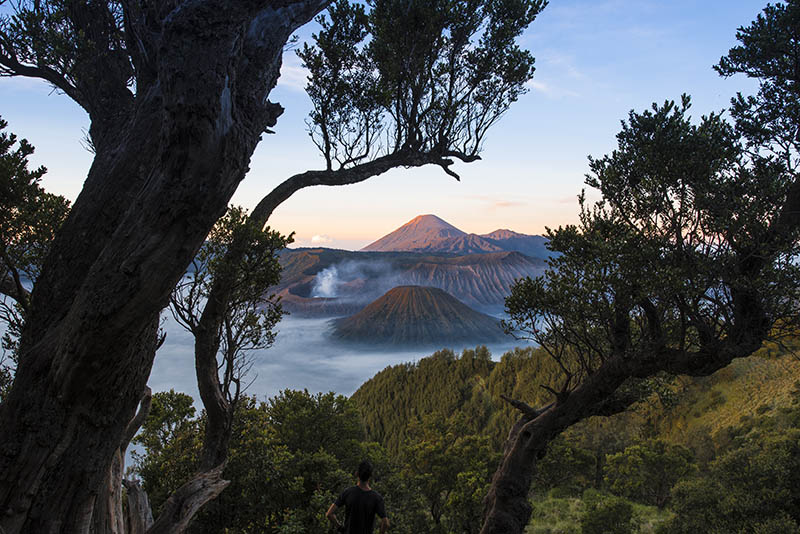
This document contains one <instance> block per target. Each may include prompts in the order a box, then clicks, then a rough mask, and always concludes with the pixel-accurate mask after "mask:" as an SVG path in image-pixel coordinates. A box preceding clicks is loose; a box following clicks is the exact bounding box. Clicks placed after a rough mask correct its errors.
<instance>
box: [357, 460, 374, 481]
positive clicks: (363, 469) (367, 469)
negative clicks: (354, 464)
mask: <svg viewBox="0 0 800 534" xmlns="http://www.w3.org/2000/svg"><path fill="white" fill-rule="evenodd" d="M357 473H358V479H359V480H360V481H361V482H366V481H368V480H369V478H370V477H371V476H372V464H371V463H369V462H368V461H367V460H364V461H363V462H361V463H360V464H358V471H357Z"/></svg>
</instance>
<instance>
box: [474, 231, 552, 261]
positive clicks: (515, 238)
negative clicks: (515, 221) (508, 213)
mask: <svg viewBox="0 0 800 534" xmlns="http://www.w3.org/2000/svg"><path fill="white" fill-rule="evenodd" d="M480 237H481V238H483V239H484V240H485V241H487V242H488V243H491V244H492V245H495V246H496V247H499V248H501V249H503V250H514V251H516V252H521V253H522V254H525V255H526V256H530V257H532V258H546V257H548V256H549V255H550V251H549V250H548V249H547V238H546V237H544V236H541V235H527V234H520V233H517V232H512V231H511V230H495V231H494V232H492V233H489V234H483V235H481V236H480Z"/></svg>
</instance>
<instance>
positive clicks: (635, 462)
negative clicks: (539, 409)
mask: <svg viewBox="0 0 800 534" xmlns="http://www.w3.org/2000/svg"><path fill="white" fill-rule="evenodd" d="M557 376H558V370H557V367H556V366H555V364H554V363H553V362H552V360H551V359H550V358H549V357H547V356H546V355H545V354H543V353H542V352H541V351H539V350H533V349H526V350H519V349H518V350H515V351H513V352H509V353H506V354H504V355H503V356H502V357H501V358H500V360H499V361H493V360H492V359H491V355H490V354H489V352H488V351H487V349H486V348H484V347H478V348H476V349H475V350H465V351H464V352H463V353H462V354H461V355H457V354H454V353H453V352H452V351H449V350H442V351H439V352H436V353H435V354H432V355H431V356H429V357H425V358H422V359H420V360H419V361H417V362H415V363H406V364H402V365H395V366H391V367H387V368H386V369H384V370H383V371H381V372H379V373H378V374H377V375H375V376H374V377H373V378H371V379H370V380H368V381H367V382H366V383H364V384H363V385H362V386H361V388H359V390H358V391H357V392H356V393H355V394H354V395H353V396H352V397H351V398H349V399H348V398H346V397H343V396H337V395H334V394H333V393H328V394H322V393H320V394H310V393H308V392H301V391H285V392H283V393H281V394H280V395H278V396H276V397H274V398H272V399H269V400H267V401H266V402H259V401H257V400H256V399H252V398H251V399H247V400H246V402H243V403H242V404H241V406H240V407H239V409H238V411H237V415H236V418H235V423H234V432H233V437H232V441H231V455H230V461H229V463H228V466H227V468H226V471H225V476H226V477H228V478H229V479H230V480H231V481H232V482H231V486H230V487H229V488H228V489H226V491H225V492H223V494H222V495H221V496H220V498H219V499H218V500H217V501H215V502H214V503H212V504H210V505H209V506H208V507H207V509H206V510H205V511H204V512H202V514H201V516H200V517H199V518H198V520H197V521H196V522H195V523H193V525H192V527H191V532H194V533H206V532H207V533H212V532H219V531H220V530H219V529H221V528H223V526H224V527H225V528H227V529H228V530H227V531H228V532H241V533H244V532H265V533H275V534H278V533H289V532H298V533H299V532H325V531H326V530H325V529H326V528H327V525H326V523H325V520H324V516H323V514H324V511H325V510H326V509H327V506H328V505H329V504H330V503H331V502H333V500H334V499H335V498H336V495H337V494H338V492H339V491H341V490H342V489H343V488H344V487H346V486H347V485H349V484H351V483H352V478H351V475H350V473H351V472H352V471H353V469H354V466H355V465H356V464H357V463H358V461H360V459H361V458H364V457H366V458H370V459H371V460H372V462H373V463H374V464H375V467H376V471H375V480H374V481H373V486H374V487H375V488H376V489H377V490H378V491H380V492H381V493H382V494H383V495H384V496H385V498H386V503H387V509H388V512H389V514H390V517H391V519H392V523H393V527H392V531H393V532H397V533H403V534H418V533H420V532H431V533H435V534H450V533H452V534H456V533H458V534H462V533H467V534H472V533H477V532H478V531H479V528H480V513H481V509H482V508H481V506H482V505H481V502H482V499H483V497H484V496H485V492H486V490H487V488H488V484H489V481H490V479H491V475H492V473H493V472H494V470H495V468H496V466H497V462H498V461H499V460H500V451H501V450H502V445H503V441H504V438H505V435H506V433H507V432H508V429H509V427H510V425H511V424H512V421H513V419H514V417H516V414H515V413H513V412H512V411H511V409H510V408H509V407H508V406H507V403H505V402H504V401H503V400H502V399H501V398H500V395H508V396H509V397H513V398H515V399H520V400H523V401H525V402H527V403H529V404H531V405H532V406H541V405H542V404H543V403H546V402H549V401H548V399H549V397H550V393H549V392H548V391H546V390H545V389H544V388H542V387H540V385H548V384H553V383H554V382H555V380H556V378H557ZM650 390H651V393H650V394H649V395H646V396H645V397H644V398H643V400H642V402H640V403H638V404H637V405H635V406H634V408H633V409H631V410H629V411H628V412H625V413H622V414H619V415H616V416H614V417H610V418H592V419H588V420H586V421H584V422H583V423H581V424H579V425H575V426H574V427H572V428H571V429H570V430H569V431H568V432H567V433H565V434H564V435H562V436H561V437H560V438H558V439H557V440H556V441H554V442H553V443H552V444H551V446H550V448H549V450H548V453H547V454H546V456H545V457H544V459H543V460H542V461H541V463H540V468H539V470H538V472H537V475H536V478H535V480H534V483H533V485H532V491H531V493H530V500H531V502H532V504H533V507H534V513H533V517H532V520H531V523H530V524H529V526H528V529H527V532H528V533H529V534H545V533H549V534H556V533H563V534H574V533H577V532H583V533H584V534H601V533H603V532H613V533H615V534H616V533H620V534H628V533H633V532H637V531H638V532H641V533H658V534H672V533H682V532H687V533H689V532H692V533H705V532H708V533H713V534H723V533H725V534H728V533H740V532H741V533H752V532H769V533H776V534H778V533H782V534H783V533H794V532H797V531H798V530H797V525H798V524H800V517H798V510H800V506H798V505H800V479H799V478H798V476H800V441H799V438H800V361H798V360H797V359H795V358H794V357H793V356H792V355H788V354H782V353H777V352H776V351H775V350H772V351H770V350H767V349H764V350H762V351H761V352H760V353H759V355H758V356H756V357H753V358H749V359H743V360H738V361H736V362H734V363H733V364H732V365H731V366H730V367H728V368H726V369H724V370H722V371H720V372H718V373H716V374H714V375H712V376H710V377H707V378H704V379H691V380H690V379H687V378H683V377H678V378H669V377H661V378H660V379H659V380H657V381H654V382H653V383H652V384H651V388H650ZM191 405H192V401H191V399H190V398H189V397H188V396H186V395H182V394H178V393H174V392H169V393H157V394H156V395H155V397H154V401H153V409H152V411H151V413H150V416H149V418H148V421H147V423H146V424H145V426H144V430H143V432H142V434H141V435H140V436H139V437H138V438H137V441H138V443H139V444H140V445H141V446H143V447H144V449H145V452H144V454H140V455H137V457H136V471H137V472H138V474H139V476H141V477H142V478H143V481H144V487H145V488H146V490H147V491H148V493H149V494H150V497H151V500H152V503H153V506H154V510H155V511H159V510H160V509H162V507H163V506H164V503H165V500H166V498H167V496H168V495H169V494H170V493H171V492H172V491H173V490H174V488H176V487H178V486H179V485H180V484H181V483H182V482H183V481H184V480H186V479H187V478H188V477H190V476H191V473H192V471H193V469H194V466H195V462H196V450H197V448H198V447H199V446H200V436H201V435H202V430H203V427H204V425H205V417H204V416H203V415H202V414H201V415H200V416H197V415H196V414H195V412H194V409H193V408H191ZM709 518H711V519H709ZM711 520H713V521H714V522H715V523H714V524H715V525H717V526H713V525H712V524H711V523H709V521H711ZM609 525H615V526H614V528H615V530H613V531H608V530H604V529H606V528H607V527H608V526H609ZM710 525H711V526H710ZM770 529H771V530H770Z"/></svg>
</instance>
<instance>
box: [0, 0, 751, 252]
mask: <svg viewBox="0 0 800 534" xmlns="http://www.w3.org/2000/svg"><path fill="white" fill-rule="evenodd" d="M765 5H766V2H762V1H760V0H758V1H756V0H728V1H724V0H708V1H700V0H697V1H695V0H675V1H666V0H595V1H592V0H551V2H550V5H549V6H548V7H547V8H546V9H545V11H544V12H543V13H542V14H541V15H540V16H539V18H538V19H537V20H536V21H535V22H534V23H533V24H532V25H531V27H530V29H529V30H528V32H527V33H526V34H525V36H524V40H523V44H524V45H525V46H526V47H528V48H529V49H531V50H532V51H533V54H534V55H535V56H536V65H537V71H536V75H535V77H534V80H533V82H532V83H531V90H530V92H529V93H528V94H526V95H525V96H523V97H522V99H521V100H520V101H519V102H517V103H516V104H515V105H514V106H513V107H512V109H511V110H510V111H509V113H508V114H507V115H506V116H505V117H504V118H503V119H502V120H501V121H500V123H499V124H497V125H496V126H495V128H494V130H493V131H490V132H489V136H488V140H487V142H486V145H485V150H484V152H483V161H480V162H477V163H473V164H470V165H460V166H459V168H458V169H456V170H457V172H459V173H460V174H461V176H462V181H461V183H457V182H455V181H454V180H453V179H452V178H450V177H449V176H447V175H445V174H444V173H442V172H441V170H439V169H438V168H426V169H415V170H403V169H399V170H395V171H392V172H390V173H387V174H385V175H383V176H380V177H377V178H373V179H371V180H369V181H368V182H365V183H362V184H358V185H353V186H347V187H340V188H333V189H332V188H316V189H309V190H305V191H301V192H300V193H298V194H296V195H295V196H294V197H292V198H291V199H290V200H288V201H287V202H285V203H284V204H283V205H282V206H281V207H280V208H278V210H277V211H276V212H275V214H274V216H273V220H272V226H273V227H276V228H278V229H279V230H281V231H283V232H286V233H288V232H290V231H296V232H297V243H296V245H310V244H311V243H312V238H313V237H314V236H317V239H316V242H317V243H320V244H322V243H324V244H325V245H326V246H331V247H338V248H360V247H361V246H363V245H365V244H367V243H369V242H371V241H372V240H374V239H377V238H379V237H381V236H382V235H384V234H386V233H388V232H390V231H391V230H393V229H395V228H396V227H397V226H399V225H401V224H403V223H405V222H406V221H408V220H409V219H411V218H413V217H414V216H416V215H418V214H423V213H435V214H437V215H439V216H440V217H442V218H443V219H445V220H447V221H448V222H450V223H452V224H454V225H456V226H458V227H459V228H461V229H463V230H465V231H468V232H476V233H486V232H490V231H492V230H495V229H497V228H510V229H512V230H516V231H519V232H524V233H541V232H542V231H543V229H544V227H545V226H546V225H547V226H558V225H560V224H566V223H570V222H574V220H575V218H576V214H577V202H576V196H577V195H578V193H579V192H580V190H581V188H582V185H583V176H584V174H585V173H586V172H587V160H586V157H587V156H588V155H593V156H597V157H599V156H602V155H603V154H605V153H607V152H609V151H610V150H611V149H613V147H614V142H615V140H614V135H615V134H616V133H617V132H618V131H619V121H620V120H621V119H623V118H625V117H626V115H627V113H628V111H629V110H630V109H637V110H640V109H642V108H643V107H646V106H649V105H650V104H651V103H652V102H654V101H659V102H661V101H663V100H665V99H677V98H679V96H680V95H681V93H683V92H686V93H689V94H691V95H692V97H693V102H694V107H693V109H694V112H693V114H694V115H695V116H700V115H702V114H705V113H707V112H709V111H719V110H721V109H723V108H725V107H726V106H727V105H728V102H729V100H730V97H731V96H732V95H733V94H734V93H735V92H736V91H739V90H741V91H744V92H752V91H753V90H754V87H755V84H754V83H753V82H752V81H750V80H745V79H742V78H735V79H729V80H725V79H722V78H720V77H719V76H717V74H716V73H715V72H714V71H713V70H712V68H711V66H712V65H713V64H714V63H716V62H717V61H718V60H719V58H720V56H721V55H723V54H724V53H726V52H727V50H728V49H729V48H730V47H731V46H733V45H735V43H736V41H735V33H736V28H737V27H739V26H742V25H746V24H748V23H749V22H750V21H751V20H753V18H755V16H756V14H757V13H759V12H760V10H761V9H762V8H763V7H764V6H765ZM310 31H311V27H307V28H304V29H303V30H302V31H301V38H302V37H305V36H307V35H308V34H309V33H310ZM283 72H284V74H283V76H282V79H281V82H280V84H279V86H278V88H276V90H275V91H273V93H272V96H271V99H272V100H274V101H278V102H280V103H281V104H283V106H284V107H285V108H286V112H285V113H284V115H283V117H281V119H280V120H279V123H278V125H277V127H276V128H275V130H276V132H277V133H276V135H272V136H265V140H264V141H263V142H262V143H261V145H260V146H259V147H258V149H257V150H256V153H255V155H254V157H253V161H252V163H251V172H250V174H249V175H248V177H247V178H246V180H245V181H244V182H243V183H242V185H241V187H240V188H239V191H238V192H237V193H236V195H235V197H234V202H236V203H238V204H242V205H244V206H246V207H252V206H253V205H255V203H256V202H257V201H258V200H259V199H260V198H261V197H262V196H263V195H264V194H266V193H268V192H269V190H270V189H271V187H273V186H274V185H276V184H277V183H279V182H280V181H282V180H283V179H285V178H286V177H288V176H290V175H292V174H294V173H297V172H303V171H305V170H308V169H309V168H320V167H321V165H322V160H321V159H320V158H319V156H318V155H317V153H316V151H315V148H314V146H313V145H312V144H311V142H310V140H309V138H308V136H307V133H306V131H305V123H304V119H305V116H306V114H307V113H308V109H309V104H308V100H307V98H306V96H305V93H304V92H303V90H302V86H303V85H304V73H303V72H302V70H301V69H300V65H299V62H298V60H297V58H296V56H295V55H294V52H291V51H290V52H287V54H286V56H285V60H284V70H283ZM0 115H2V116H3V118H5V119H6V120H7V121H8V122H9V124H10V130H11V131H14V132H16V133H17V134H19V135H20V136H21V137H25V138H27V139H28V140H29V141H30V142H31V143H32V144H33V145H34V146H35V147H36V154H35V157H34V158H33V159H34V162H35V163H36V164H43V165H45V166H47V167H48V169H49V172H48V174H47V176H46V178H45V180H44V185H45V187H46V188H47V189H48V190H50V191H52V192H54V193H59V194H63V195H65V196H67V197H69V198H74V197H75V196H76V195H77V193H78V191H79V190H80V187H81V184H82V182H83V179H84V177H85V175H86V172H87V170H88V168H89V165H90V163H91V155H90V154H89V153H88V152H87V151H86V150H85V149H84V148H83V147H82V145H81V139H82V137H83V135H84V134H83V130H85V129H87V128H88V120H87V118H86V116H85V114H84V113H83V112H82V110H80V108H78V107H77V106H76V105H75V104H73V103H72V102H71V101H70V100H69V99H68V98H66V97H65V96H63V95H58V94H55V93H53V92H52V91H51V89H50V88H48V87H47V86H46V85H45V84H44V83H41V82H38V81H34V80H24V79H0Z"/></svg>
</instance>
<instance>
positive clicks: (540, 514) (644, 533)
mask: <svg viewBox="0 0 800 534" xmlns="http://www.w3.org/2000/svg"><path fill="white" fill-rule="evenodd" d="M632 504H633V512H634V517H635V518H636V519H637V522H638V524H639V530H638V532H639V534H654V533H655V529H656V527H657V526H658V525H659V524H661V523H663V522H664V521H667V520H668V519H669V518H670V517H672V515H673V514H672V512H670V511H668V510H659V509H658V508H656V507H655V506H645V505H643V504H637V503H632ZM531 505H532V506H533V513H532V514H531V521H530V523H528V526H527V528H526V529H525V534H579V533H580V531H581V515H582V514H583V510H584V502H583V499H581V498H579V497H552V496H549V495H548V496H547V497H545V498H543V499H538V500H535V501H532V502H531Z"/></svg>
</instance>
